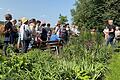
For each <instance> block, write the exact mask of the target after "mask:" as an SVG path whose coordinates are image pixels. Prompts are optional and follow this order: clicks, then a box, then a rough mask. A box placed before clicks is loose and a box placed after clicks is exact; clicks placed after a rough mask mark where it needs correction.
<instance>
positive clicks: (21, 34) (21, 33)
mask: <svg viewBox="0 0 120 80" xmlns="http://www.w3.org/2000/svg"><path fill="white" fill-rule="evenodd" d="M23 27H24V26H21V27H20V36H21V40H23V36H24V28H23Z"/></svg>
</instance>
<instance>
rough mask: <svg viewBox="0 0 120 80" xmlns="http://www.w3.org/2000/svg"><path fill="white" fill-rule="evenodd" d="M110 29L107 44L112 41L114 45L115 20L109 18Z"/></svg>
mask: <svg viewBox="0 0 120 80" xmlns="http://www.w3.org/2000/svg"><path fill="white" fill-rule="evenodd" d="M107 27H108V29H109V37H108V39H107V46H108V44H109V43H110V44H111V45H112V46H113V39H114V37H115V26H114V25H113V20H108V26H107Z"/></svg>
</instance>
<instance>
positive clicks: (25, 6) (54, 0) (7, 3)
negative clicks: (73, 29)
mask: <svg viewBox="0 0 120 80" xmlns="http://www.w3.org/2000/svg"><path fill="white" fill-rule="evenodd" d="M74 3H75V0H0V20H4V14H6V13H12V14H13V18H15V19H18V18H20V17H23V16H25V17H27V18H29V19H30V18H36V19H39V20H43V21H45V22H50V23H52V25H54V24H55V23H56V22H57V20H58V17H59V14H60V13H61V14H62V15H65V16H68V20H69V22H71V18H72V17H71V13H70V9H72V8H73V5H74Z"/></svg>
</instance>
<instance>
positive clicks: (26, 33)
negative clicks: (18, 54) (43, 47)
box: [20, 17, 31, 53]
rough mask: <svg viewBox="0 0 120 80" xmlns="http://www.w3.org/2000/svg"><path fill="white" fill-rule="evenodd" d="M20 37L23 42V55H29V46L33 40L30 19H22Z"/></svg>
mask: <svg viewBox="0 0 120 80" xmlns="http://www.w3.org/2000/svg"><path fill="white" fill-rule="evenodd" d="M20 35H21V42H22V53H27V50H28V46H29V43H30V40H31V30H30V28H29V26H28V19H27V18H25V17H24V18H22V25H21V27H20Z"/></svg>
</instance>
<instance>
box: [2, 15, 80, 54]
mask: <svg viewBox="0 0 120 80" xmlns="http://www.w3.org/2000/svg"><path fill="white" fill-rule="evenodd" d="M5 20H6V21H5V27H4V36H5V39H4V47H3V55H7V51H6V50H7V47H8V45H9V44H10V45H11V46H12V47H15V45H16V44H17V46H16V48H17V49H20V48H22V49H21V51H22V53H27V51H28V49H31V48H32V47H33V44H34V45H36V46H37V47H38V46H40V44H41V43H42V42H43V41H57V40H62V41H63V42H64V44H66V43H67V42H68V41H69V37H70V35H71V34H72V35H79V33H80V32H79V31H78V29H77V27H76V26H75V25H74V26H73V27H70V25H69V24H64V25H62V24H60V23H59V22H58V23H57V24H56V26H55V27H54V28H53V29H52V28H51V25H50V23H47V24H46V23H45V22H41V21H40V20H36V19H34V18H33V19H30V20H28V19H27V18H26V17H23V18H21V19H19V20H18V22H17V20H15V19H12V15H11V14H6V15H5Z"/></svg>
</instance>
